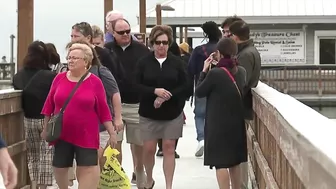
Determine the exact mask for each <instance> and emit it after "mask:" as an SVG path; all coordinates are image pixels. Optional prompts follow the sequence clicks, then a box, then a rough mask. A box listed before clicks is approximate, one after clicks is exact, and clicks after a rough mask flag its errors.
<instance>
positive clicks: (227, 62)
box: [217, 37, 238, 74]
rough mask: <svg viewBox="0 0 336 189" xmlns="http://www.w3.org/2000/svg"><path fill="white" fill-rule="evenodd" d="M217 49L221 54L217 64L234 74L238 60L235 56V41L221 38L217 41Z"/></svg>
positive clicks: (236, 48)
mask: <svg viewBox="0 0 336 189" xmlns="http://www.w3.org/2000/svg"><path fill="white" fill-rule="evenodd" d="M217 50H218V51H219V53H220V54H221V55H222V56H223V58H222V59H220V60H219V63H218V64H217V65H218V66H223V67H226V68H228V69H229V71H230V72H231V73H232V74H235V73H236V72H237V71H238V68H237V65H238V61H237V58H236V54H237V52H238V47H237V43H236V42H235V41H234V40H233V39H232V38H229V37H225V38H222V39H221V40H219V41H218V43H217Z"/></svg>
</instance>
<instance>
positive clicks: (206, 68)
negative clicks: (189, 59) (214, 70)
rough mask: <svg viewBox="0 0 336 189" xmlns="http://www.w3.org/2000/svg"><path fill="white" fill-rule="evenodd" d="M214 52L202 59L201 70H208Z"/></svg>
mask: <svg viewBox="0 0 336 189" xmlns="http://www.w3.org/2000/svg"><path fill="white" fill-rule="evenodd" d="M214 54H215V53H211V54H210V56H209V57H208V58H207V59H206V60H205V61H204V65H203V72H208V70H209V67H210V65H211V62H212V61H213V60H214V59H213V56H214Z"/></svg>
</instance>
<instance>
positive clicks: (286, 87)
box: [284, 66, 288, 94]
mask: <svg viewBox="0 0 336 189" xmlns="http://www.w3.org/2000/svg"><path fill="white" fill-rule="evenodd" d="M284 83H285V84H284V85H285V87H284V93H285V94H287V93H288V79H287V66H285V68H284Z"/></svg>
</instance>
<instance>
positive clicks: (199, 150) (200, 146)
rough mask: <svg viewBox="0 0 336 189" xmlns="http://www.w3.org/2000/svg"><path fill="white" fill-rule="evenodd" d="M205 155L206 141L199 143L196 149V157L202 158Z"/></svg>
mask: <svg viewBox="0 0 336 189" xmlns="http://www.w3.org/2000/svg"><path fill="white" fill-rule="evenodd" d="M203 154H204V140H201V141H199V142H198V146H197V149H196V153H195V156H196V157H202V156H203Z"/></svg>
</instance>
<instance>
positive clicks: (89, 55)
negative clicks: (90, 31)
mask: <svg viewBox="0 0 336 189" xmlns="http://www.w3.org/2000/svg"><path fill="white" fill-rule="evenodd" d="M67 47H68V55H69V53H70V52H71V51H74V50H81V51H82V52H83V53H84V58H83V59H84V61H86V62H87V63H88V65H87V68H89V67H90V66H91V64H92V60H93V58H94V56H93V52H92V48H91V47H90V46H89V44H84V43H82V42H81V43H76V42H75V43H72V44H71V45H69V44H68V46H67Z"/></svg>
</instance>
